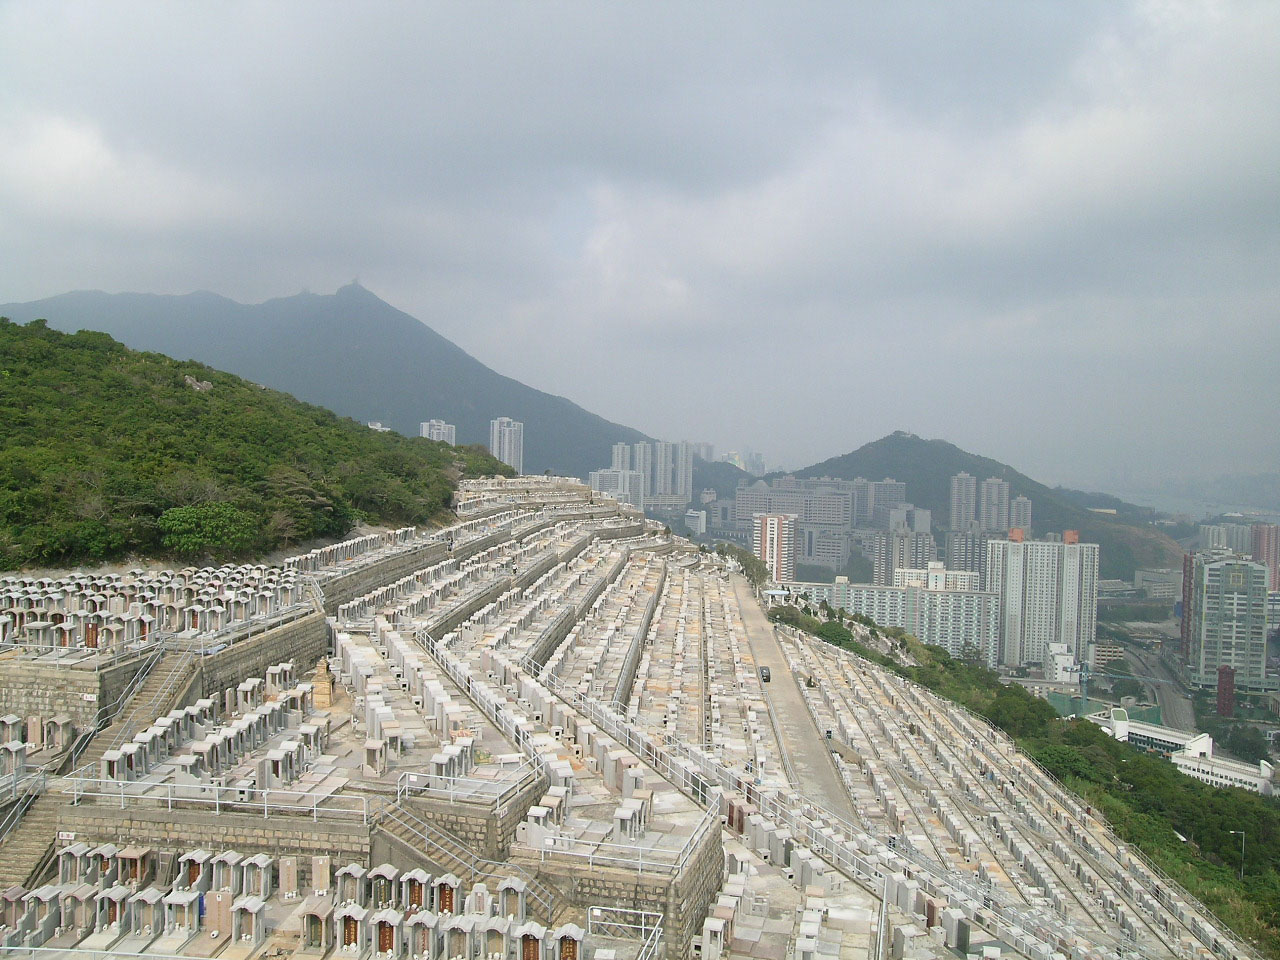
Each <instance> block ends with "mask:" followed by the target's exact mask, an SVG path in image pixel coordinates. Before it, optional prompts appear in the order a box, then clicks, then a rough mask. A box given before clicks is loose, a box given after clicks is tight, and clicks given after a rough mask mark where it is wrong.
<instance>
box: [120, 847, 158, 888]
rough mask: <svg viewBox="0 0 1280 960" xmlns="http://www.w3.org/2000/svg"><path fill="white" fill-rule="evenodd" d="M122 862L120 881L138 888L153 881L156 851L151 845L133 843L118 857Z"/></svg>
mask: <svg viewBox="0 0 1280 960" xmlns="http://www.w3.org/2000/svg"><path fill="white" fill-rule="evenodd" d="M116 859H117V861H118V862H119V864H120V877H119V882H120V883H123V884H126V885H127V886H129V887H132V888H133V889H134V890H137V889H138V888H140V887H145V886H146V885H147V884H148V883H150V882H151V878H152V876H153V875H154V873H155V859H156V858H155V852H154V851H153V850H152V849H151V848H150V847H142V846H136V845H131V846H128V847H125V848H124V849H123V850H121V851H120V853H119V855H118V856H117V857H116Z"/></svg>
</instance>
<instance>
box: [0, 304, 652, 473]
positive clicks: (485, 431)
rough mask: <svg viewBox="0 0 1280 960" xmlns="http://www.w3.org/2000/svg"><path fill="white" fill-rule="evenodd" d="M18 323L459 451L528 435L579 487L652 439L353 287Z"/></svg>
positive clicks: (21, 316)
mask: <svg viewBox="0 0 1280 960" xmlns="http://www.w3.org/2000/svg"><path fill="white" fill-rule="evenodd" d="M0 316H7V317H10V318H11V319H13V320H16V321H18V322H20V323H26V322H28V321H31V320H36V319H39V318H44V319H46V320H48V322H49V325H50V326H51V327H53V328H55V329H57V330H65V331H67V332H73V331H76V330H81V329H85V328H88V329H92V330H102V331H105V332H106V333H109V334H110V335H111V336H113V337H115V338H116V339H117V340H119V341H120V342H121V343H123V344H125V345H127V346H130V347H133V348H134V349H135V350H155V351H158V352H159V353H163V354H167V355H168V356H171V357H186V358H190V359H193V360H199V361H200V362H201V363H207V364H210V365H211V366H214V367H217V368H218V369H219V370H226V371H228V372H230V373H234V374H236V375H237V376H241V377H245V378H246V379H249V380H252V381H253V382H254V383H261V384H264V385H265V386H268V387H271V388H272V389H274V390H283V391H284V392H285V393H288V394H290V395H292V396H295V397H297V398H299V399H300V400H304V401H306V402H307V403H317V404H319V405H320V406H322V407H325V408H327V409H329V410H333V411H336V412H337V413H339V414H341V415H342V416H344V417H352V418H354V419H355V420H359V421H361V422H367V421H369V420H378V421H380V422H382V423H384V424H386V425H387V426H389V427H391V428H392V429H393V430H397V431H399V432H400V433H402V434H404V435H405V436H409V437H412V436H417V433H418V424H419V423H420V422H421V421H423V420H426V419H427V418H429V417H437V418H439V419H442V420H445V421H447V422H449V423H452V424H455V425H456V426H457V428H458V440H459V442H461V443H464V444H466V443H488V440H489V421H490V420H492V419H494V418H495V417H512V418H514V419H516V420H519V421H521V422H522V423H523V424H524V468H525V470H527V471H528V472H530V473H542V472H543V471H544V470H551V471H552V472H554V473H559V474H566V475H568V476H575V477H585V476H586V475H587V473H588V472H589V471H591V470H598V469H600V467H602V466H606V465H608V463H609V459H610V451H611V450H612V448H613V445H614V444H615V443H617V442H619V441H625V442H627V443H635V442H637V441H640V440H647V439H649V438H648V437H646V436H645V435H644V434H642V433H640V432H639V431H638V430H633V429H631V428H630V427H626V426H623V425H621V424H617V423H612V422H610V421H608V420H605V419H604V418H603V417H599V416H596V415H595V414H594V413H591V412H590V411H587V410H584V409H582V408H581V407H579V406H578V405H577V404H575V403H573V402H571V401H570V400H568V399H567V398H565V397H558V396H554V395H552V394H549V393H544V392H543V391H541V390H535V389H534V388H532V387H529V386H526V385H525V384H523V383H521V382H519V381H518V380H514V379H512V378H511V377H505V376H503V375H501V374H499V373H497V372H496V371H494V370H491V369H490V368H489V367H487V366H485V365H484V364H483V363H481V362H480V361H479V360H477V359H476V358H475V357H473V356H471V355H470V354H468V353H467V352H466V351H465V350H463V349H462V348H461V347H459V346H458V345H457V344H455V343H452V342H451V341H450V340H448V339H446V338H445V337H443V336H441V335H440V334H439V333H437V332H436V331H435V330H433V329H431V327H429V326H427V325H426V324H425V323H423V322H421V321H419V320H418V319H416V318H414V317H411V316H409V315H408V314H407V313H405V312H403V311H401V310H397V309H396V308H395V307H393V306H391V304H389V303H386V302H385V301H383V300H381V299H379V298H378V297H376V296H375V295H374V294H373V293H371V292H370V291H368V290H366V289H365V288H364V287H361V286H360V285H359V284H354V283H353V284H349V285H347V286H345V287H343V288H342V289H340V290H338V291H337V293H334V294H330V295H320V294H313V293H300V294H297V295H296V296H292V297H282V298H280V299H277V300H268V301H267V302H266V303H257V304H242V303H236V302H234V301H232V300H228V299H227V298H225V297H220V296H217V295H216V294H212V293H192V294H187V295H184V296H160V295H154V294H142V293H118V294H107V293H101V292H98V291H80V292H77V293H67V294H63V295H61V296H57V297H50V298H48V299H46V300H38V301H35V302H33V303H11V304H5V305H0Z"/></svg>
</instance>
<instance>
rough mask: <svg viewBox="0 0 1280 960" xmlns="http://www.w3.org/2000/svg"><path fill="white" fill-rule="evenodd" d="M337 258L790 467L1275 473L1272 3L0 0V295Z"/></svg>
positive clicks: (270, 286) (1111, 479) (172, 283)
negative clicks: (875, 449)
mask: <svg viewBox="0 0 1280 960" xmlns="http://www.w3.org/2000/svg"><path fill="white" fill-rule="evenodd" d="M354 277H359V279H360V281H361V282H362V283H363V284H364V285H365V286H367V287H369V288H370V289H371V290H373V291H374V292H375V293H377V294H379V295H380V296H382V297H383V298H384V299H386V300H388V301H390V302H391V303H393V304H394V305H396V306H398V307H400V308H402V309H404V310H407V311H408V312H409V313H412V314H414V315H415V316H417V317H419V318H421V319H422V320H423V321H425V322H426V323H428V324H430V325H431V326H433V327H434V328H435V329H437V330H439V331H440V332H441V333H443V334H444V335H446V336H448V337H450V338H451V339H453V340H454V341H456V342H457V343H458V344H459V345H461V346H462V347H464V348H465V349H467V350H468V351H470V352H471V353H473V354H475V355H476V356H477V357H479V358H480V359H481V360H483V361H485V362H486V363H488V364H489V365H491V366H493V367H494V368H495V369H497V370H499V371H501V372H503V373H506V374H509V375H512V376H515V377H517V378H519V379H521V380H523V381H525V382H526V383H529V384H531V385H533V386H536V387H539V388H542V389H545V390H549V391H551V392H554V393H561V394H564V395H566V396H568V397H570V398H571V399H573V400H575V401H577V402H579V403H581V404H582V405H584V406H586V407H587V408H588V409H591V410H593V411H595V412H598V413H600V414H602V415H604V416H607V417H609V418H611V419H614V420H618V421H621V422H623V423H627V424H630V425H633V426H635V427H638V428H640V429H642V430H644V431H646V432H648V433H650V434H653V435H656V436H661V437H667V438H671V439H680V438H686V437H687V438H689V439H709V440H712V441H713V442H715V443H716V444H717V446H718V447H720V448H721V449H724V448H726V447H731V446H742V445H750V446H753V447H755V448H756V449H760V450H763V451H764V452H765V453H766V454H767V455H769V456H770V458H771V459H773V460H782V461H784V462H786V463H788V464H789V465H792V466H799V465H802V464H805V463H809V462H812V461H814V460H818V459H821V458H824V457H826V456H830V455H834V454H838V453H842V452H846V451H848V450H850V449H852V448H853V447H855V446H857V445H858V444H861V443H863V442H865V441H867V440H871V439H875V438H876V437H879V436H881V435H883V434H885V433H888V432H889V431H891V430H894V429H908V430H911V431H913V432H915V433H919V434H921V435H924V436H930V437H934V436H941V437H945V438H947V439H950V440H953V441H954V442H957V443H959V444H961V445H962V446H965V447H968V448H970V449H973V450H975V451H976V452H982V453H986V454H989V455H992V456H996V457H998V458H1000V459H1003V460H1007V461H1009V462H1012V463H1013V464H1015V465H1016V466H1018V467H1020V468H1021V469H1023V470H1024V471H1026V472H1029V473H1031V474H1033V475H1035V476H1038V477H1040V478H1042V479H1045V480H1049V481H1067V482H1077V483H1096V484H1119V483H1121V482H1123V481H1124V480H1125V478H1131V479H1133V480H1134V481H1140V480H1145V479H1147V478H1150V477H1158V476H1160V475H1162V474H1165V473H1170V472H1180V473H1191V474H1219V473H1235V472H1252V471H1258V470H1275V469H1280V434H1278V431H1277V411H1278V410H1280V363H1278V361H1280V4H1278V3H1275V2H1274V0H1263V2H1258V3H1240V4H1233V3H1178V2H1152V3H1136V4H1129V3H1119V2H1113V0H1105V2H1100V3H1093V4H1091V3H1086V2H1081V0H1072V2H1070V3H1050V2H1045V3H1035V2H1029V0H1008V2H1005V3H971V2H966V3H937V2H930V3H921V4H912V3H904V2H898V0H895V2H892V3H889V2H885V3H878V2H877V3H849V2H833V3H829V4H823V3H812V4H782V3H772V4H753V3H743V2H733V3H724V4H711V3H689V4H685V3H681V4H677V3H667V4H662V3H643V4H628V3H613V2H610V3H599V2H593V3H585V2H584V3H514V2H508V3H501V4H493V5H487V4H482V3H475V2H466V3H454V4H448V5H422V4H413V3H397V4H391V3H377V4H365V3H350V4H344V5H336V4H323V3H316V2H305V3H297V4H289V3H252V4H250V3H245V4H239V3H228V4H221V3H219V4H158V3H146V4H136V5H135V4H116V3H103V2H93V3H81V4H70V3H57V2H49V0H39V2H30V3H0V302H5V301H10V300H27V299H36V298H39V297H45V296H49V295H52V294H56V293H61V292H64V291H66V290H71V289H85V288H98V289H104V290H109V291H125V290H140V291H153V292H167V293H183V292H188V291H191V290H198V289H207V290H214V291H217V292H219V293H223V294H226V295H227V296H230V297H233V298H235V299H239V300H253V301H256V300H263V299H267V298H270V297H275V296H284V295H288V294H291V293H295V292H297V291H298V290H300V289H302V288H309V289H311V290H314V291H316V292H330V291H332V290H333V289H334V288H336V287H337V286H339V285H341V284H343V283H345V282H347V281H349V280H351V279H352V278H354Z"/></svg>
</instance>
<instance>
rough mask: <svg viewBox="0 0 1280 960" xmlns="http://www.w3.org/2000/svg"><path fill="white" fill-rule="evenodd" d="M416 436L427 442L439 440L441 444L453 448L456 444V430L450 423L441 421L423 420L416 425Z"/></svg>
mask: <svg viewBox="0 0 1280 960" xmlns="http://www.w3.org/2000/svg"><path fill="white" fill-rule="evenodd" d="M418 436H420V437H426V438H427V439H428V440H439V441H440V442H441V443H447V444H449V445H450V446H455V445H456V444H457V436H458V428H457V427H456V426H454V425H453V424H452V423H445V422H444V421H443V420H423V421H422V422H421V423H420V424H418Z"/></svg>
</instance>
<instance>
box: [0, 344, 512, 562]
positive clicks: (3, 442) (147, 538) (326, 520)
mask: <svg viewBox="0 0 1280 960" xmlns="http://www.w3.org/2000/svg"><path fill="white" fill-rule="evenodd" d="M498 472H503V473H510V469H509V468H508V467H506V466H505V465H503V464H500V463H498V462H497V461H496V460H494V459H493V458H492V457H490V456H489V455H488V454H487V453H486V452H484V451H482V450H479V449H476V448H454V447H450V446H448V445H446V444H441V443H434V442H432V441H430V440H422V439H417V438H412V439H411V438H407V437H403V436H399V435H397V434H390V433H377V432H374V431H372V430H370V429H368V428H367V427H365V426H363V425H361V424H358V423H356V422H354V421H352V420H346V419H342V418H340V417H338V416H336V415H335V414H333V413H331V412H329V411H328V410H325V409H323V408H321V407H315V406H311V405H309V404H304V403H300V402H299V401H297V400H295V399H293V398H292V397H290V396H288V395H286V394H283V393H277V392H276V391H274V390H268V389H266V388H264V387H260V386H258V385H257V384H253V383H249V382H248V381H245V380H241V379H240V378H239V377H236V376H232V375H231V374H228V373H223V372H221V371H219V370H214V369H212V368H210V367H206V366H204V365H203V364H199V363H195V362H191V361H186V362H180V361H177V360H173V359H170V358H169V357H166V356H162V355H160V354H154V353H137V352H134V351H132V350H130V349H128V348H127V347H125V346H123V345H121V344H119V343H117V342H116V341H115V340H113V339H111V337H109V336H107V335H106V334H104V333H94V332H90V331H81V332H79V333H76V334H65V333H59V332H57V331H55V330H51V329H49V328H48V327H47V326H46V325H45V324H44V323H43V322H41V321H36V322H34V323H31V324H28V325H26V326H19V325H17V324H14V323H10V322H9V321H8V320H3V319H0V569H14V568H19V567H24V566H32V565H62V564H71V563H80V562H86V561H88V562H96V561H104V560H111V559H117V558H121V557H125V556H129V555H134V554H140V555H146V556H175V557H184V558H197V557H204V556H211V557H214V558H217V559H223V558H227V557H236V556H248V555H252V554H256V553H260V552H263V551H267V550H272V549H275V548H278V547H285V546H289V545H292V544H294V543H297V542H300V541H304V540H309V539H313V538H319V537H339V536H341V535H342V534H344V533H346V532H347V531H348V530H349V529H350V528H351V526H352V525H353V524H354V523H355V522H356V521H358V520H361V519H366V520H369V521H372V522H386V523H420V522H423V521H427V520H430V519H432V518H434V517H437V516H439V515H441V514H442V513H443V512H444V511H445V510H447V509H448V506H449V500H450V497H451V496H452V493H453V490H454V489H455V485H456V480H457V479H458V478H459V477H462V476H478V475H485V474H493V473H498Z"/></svg>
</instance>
